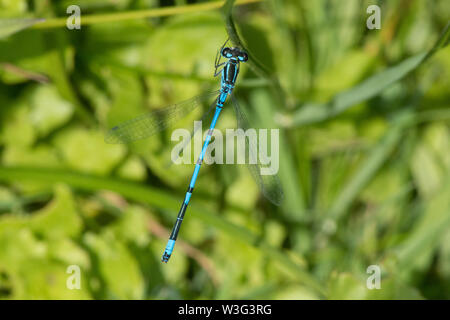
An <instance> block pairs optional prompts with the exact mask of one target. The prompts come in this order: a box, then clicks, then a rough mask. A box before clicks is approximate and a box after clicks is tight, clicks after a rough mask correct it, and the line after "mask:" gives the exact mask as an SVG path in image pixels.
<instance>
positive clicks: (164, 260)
mask: <svg viewBox="0 0 450 320" xmlns="http://www.w3.org/2000/svg"><path fill="white" fill-rule="evenodd" d="M169 259H170V254H168V253H167V252H164V254H163V256H162V258H161V262H164V263H167V262H168V261H169Z"/></svg>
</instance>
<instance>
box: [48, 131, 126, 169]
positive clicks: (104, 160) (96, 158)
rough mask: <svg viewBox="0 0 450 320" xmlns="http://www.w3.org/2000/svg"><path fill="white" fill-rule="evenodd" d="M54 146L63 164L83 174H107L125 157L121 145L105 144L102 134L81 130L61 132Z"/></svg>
mask: <svg viewBox="0 0 450 320" xmlns="http://www.w3.org/2000/svg"><path fill="white" fill-rule="evenodd" d="M55 144H56V146H57V148H58V149H59V151H60V152H61V155H62V158H63V161H64V163H65V164H66V165H67V166H68V167H69V168H72V169H77V170H80V171H83V172H92V173H97V174H107V173H108V172H110V171H111V170H112V169H113V167H114V166H116V165H117V164H118V163H119V161H120V160H121V159H122V158H123V157H124V155H125V148H124V146H123V145H110V144H105V142H104V137H103V133H101V132H98V131H86V130H84V129H81V128H73V129H68V130H65V131H64V132H61V133H60V134H58V136H57V137H56V138H55Z"/></svg>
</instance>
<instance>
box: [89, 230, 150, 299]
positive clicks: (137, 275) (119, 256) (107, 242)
mask: <svg viewBox="0 0 450 320" xmlns="http://www.w3.org/2000/svg"><path fill="white" fill-rule="evenodd" d="M84 243H85V244H86V245H87V246H88V247H89V248H91V250H92V251H93V253H94V254H95V255H96V256H97V259H98V260H97V261H98V268H99V272H100V275H101V277H102V280H103V281H104V282H105V284H106V289H107V292H106V294H107V297H108V298H109V299H142V298H143V293H144V281H143V279H142V275H141V271H140V270H139V265H138V263H137V261H136V259H135V258H134V257H133V256H132V255H131V253H130V251H129V250H128V249H127V247H126V246H125V245H124V243H122V242H120V241H119V240H118V239H117V238H116V237H115V235H114V233H112V232H111V230H108V229H106V230H104V232H102V234H100V235H95V234H93V233H87V234H85V236H84Z"/></svg>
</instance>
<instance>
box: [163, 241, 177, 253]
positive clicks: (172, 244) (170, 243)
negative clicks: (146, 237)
mask: <svg viewBox="0 0 450 320" xmlns="http://www.w3.org/2000/svg"><path fill="white" fill-rule="evenodd" d="M174 247H175V240H172V239H171V240H169V241H168V242H167V246H166V250H165V252H166V253H167V254H168V255H169V256H170V255H171V254H172V252H173V248H174Z"/></svg>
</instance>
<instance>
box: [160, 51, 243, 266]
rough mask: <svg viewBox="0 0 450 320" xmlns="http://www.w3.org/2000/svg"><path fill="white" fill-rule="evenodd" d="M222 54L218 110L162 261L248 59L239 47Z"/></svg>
mask: <svg viewBox="0 0 450 320" xmlns="http://www.w3.org/2000/svg"><path fill="white" fill-rule="evenodd" d="M221 55H222V56H223V57H224V58H226V59H228V60H227V61H226V62H225V63H224V64H225V66H224V67H223V68H222V71H221V73H222V77H221V85H220V93H219V96H218V97H217V101H216V111H215V113H214V117H213V119H212V121H211V125H210V127H209V131H208V134H207V136H206V138H205V142H204V143H203V148H202V151H201V153H200V156H199V157H198V160H197V163H196V164H195V169H194V173H193V174H192V178H191V182H190V184H189V188H188V190H187V192H186V196H185V198H184V202H183V204H182V205H181V208H180V211H179V212H178V216H177V221H176V222H175V225H174V227H173V229H172V233H171V234H170V237H169V241H168V242H167V246H166V249H165V250H164V254H163V255H162V258H161V261H162V262H165V263H167V261H169V258H170V256H171V255H172V251H173V248H174V244H175V241H176V240H177V236H178V232H179V231H180V227H181V223H182V222H183V218H184V214H185V213H186V209H187V206H188V204H189V200H190V199H191V195H192V192H193V190H194V186H195V181H196V180H197V176H198V173H199V171H200V166H201V165H202V162H203V158H204V156H205V153H206V149H207V148H208V145H209V142H210V141H211V137H212V133H213V130H214V127H215V126H216V122H217V119H218V118H219V115H220V112H221V111H222V108H223V105H224V103H225V101H226V100H227V97H228V96H229V95H231V93H232V92H233V89H234V84H235V83H236V79H237V76H238V74H239V63H240V62H241V61H242V62H245V61H247V59H248V57H247V54H246V53H245V52H244V51H241V50H240V49H238V48H222V50H221ZM217 66H218V64H217V62H216V68H217ZM216 75H217V73H216Z"/></svg>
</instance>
